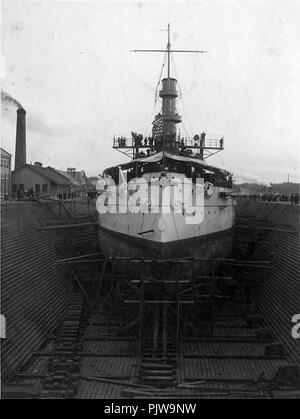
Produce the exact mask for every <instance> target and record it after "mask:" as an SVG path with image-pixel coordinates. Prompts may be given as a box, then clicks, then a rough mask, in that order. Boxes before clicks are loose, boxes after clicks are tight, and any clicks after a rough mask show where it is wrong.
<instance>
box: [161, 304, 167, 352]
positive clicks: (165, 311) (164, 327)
mask: <svg viewBox="0 0 300 419" xmlns="http://www.w3.org/2000/svg"><path fill="white" fill-rule="evenodd" d="M162 310H163V313H162V317H163V318H162V320H163V325H162V333H163V339H162V344H163V348H162V353H163V358H164V359H166V358H167V340H168V335H167V333H168V305H167V304H164V305H163V308H162Z"/></svg>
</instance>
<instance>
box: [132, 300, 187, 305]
mask: <svg viewBox="0 0 300 419" xmlns="http://www.w3.org/2000/svg"><path fill="white" fill-rule="evenodd" d="M124 303H125V304H140V300H124ZM144 303H145V304H157V305H160V304H177V300H145V301H144ZM180 304H195V301H194V300H180Z"/></svg>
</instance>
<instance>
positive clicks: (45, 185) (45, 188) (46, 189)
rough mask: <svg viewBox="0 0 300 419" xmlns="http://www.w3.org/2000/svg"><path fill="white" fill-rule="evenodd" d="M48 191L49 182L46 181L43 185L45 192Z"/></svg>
mask: <svg viewBox="0 0 300 419" xmlns="http://www.w3.org/2000/svg"><path fill="white" fill-rule="evenodd" d="M47 192H48V185H47V183H45V184H44V185H43V193H47Z"/></svg>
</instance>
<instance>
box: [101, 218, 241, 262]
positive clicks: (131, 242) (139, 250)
mask: <svg viewBox="0 0 300 419" xmlns="http://www.w3.org/2000/svg"><path fill="white" fill-rule="evenodd" d="M98 234H99V244H100V249H101V251H102V252H103V254H104V255H106V256H108V257H129V258H154V259H171V258H191V257H195V258H203V259H209V258H227V257H229V256H230V254H231V253H232V247H233V228H228V229H227V230H223V231H220V232H216V233H212V234H207V235H204V236H197V237H191V238H187V239H183V240H175V241H171V242H167V243H158V242H156V241H152V240H145V239H143V238H138V237H134V236H130V235H126V234H123V233H119V232H116V231H112V230H109V229H106V228H103V227H101V226H99V233H98Z"/></svg>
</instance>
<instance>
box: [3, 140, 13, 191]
mask: <svg viewBox="0 0 300 419" xmlns="http://www.w3.org/2000/svg"><path fill="white" fill-rule="evenodd" d="M10 190H11V154H9V153H8V152H7V151H5V150H3V148H1V198H4V197H6V196H9V195H10Z"/></svg>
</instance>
